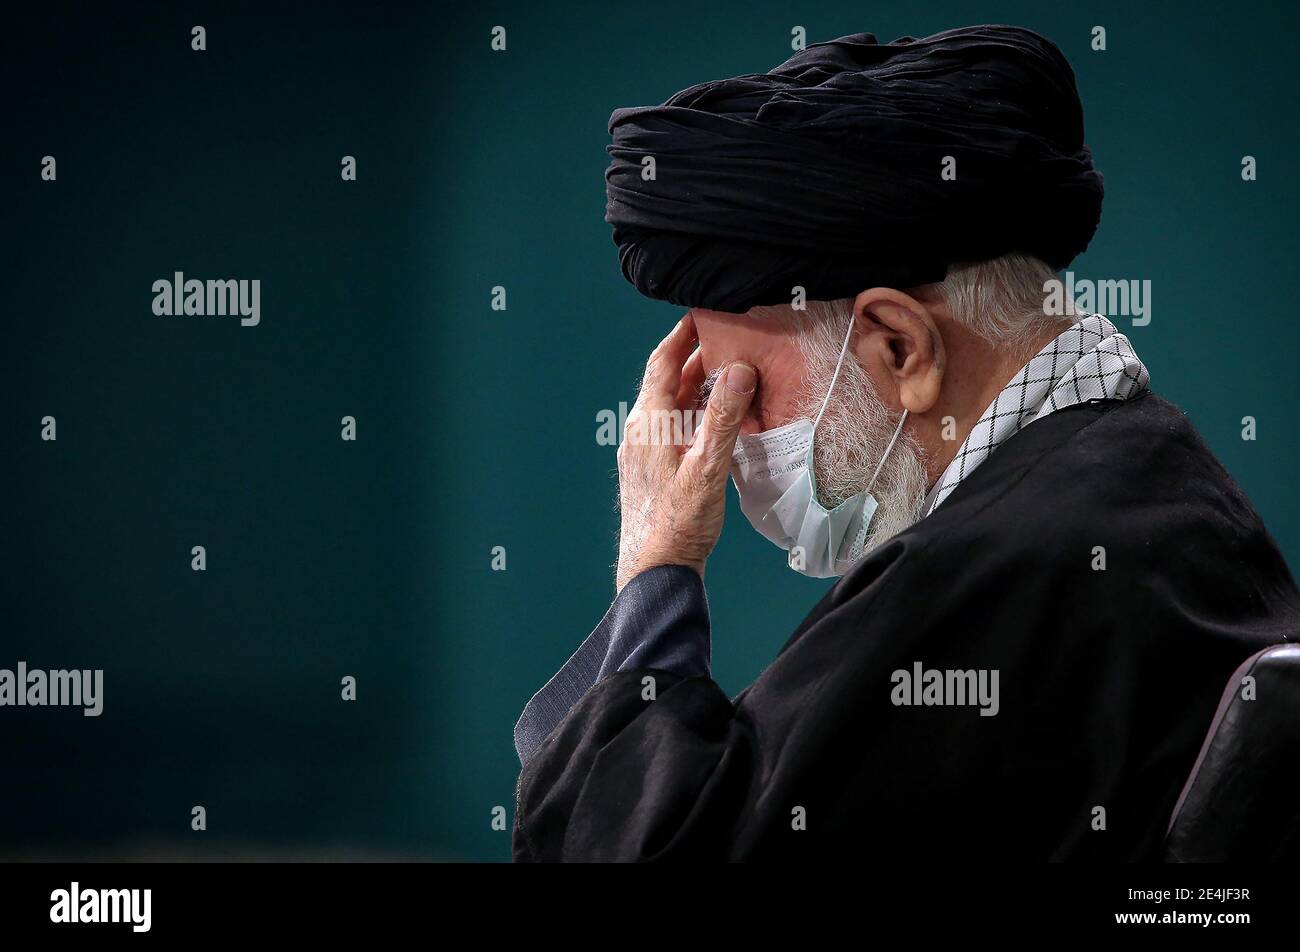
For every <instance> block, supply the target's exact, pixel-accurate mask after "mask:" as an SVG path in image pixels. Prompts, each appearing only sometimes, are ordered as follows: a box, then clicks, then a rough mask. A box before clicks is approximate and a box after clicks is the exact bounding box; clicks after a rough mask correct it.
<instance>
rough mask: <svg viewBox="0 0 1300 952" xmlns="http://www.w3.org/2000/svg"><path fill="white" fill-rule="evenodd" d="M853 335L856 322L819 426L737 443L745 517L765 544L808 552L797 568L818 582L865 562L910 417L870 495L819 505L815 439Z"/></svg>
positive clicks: (798, 425) (736, 475)
mask: <svg viewBox="0 0 1300 952" xmlns="http://www.w3.org/2000/svg"><path fill="white" fill-rule="evenodd" d="M852 334H853V318H850V319H849V331H848V333H847V334H845V335H844V345H843V346H842V347H841V348H840V358H839V360H838V361H837V362H836V364H835V374H834V376H832V377H831V384H830V388H829V389H828V390H827V391H826V397H825V399H824V400H822V408H821V410H819V411H818V413H817V419H816V420H809V419H808V418H807V417H805V418H803V419H800V420H795V421H794V422H793V423H787V424H786V425H785V426H779V427H777V428H776V429H775V430H764V431H763V432H762V433H755V434H752V435H750V436H744V435H742V436H741V437H740V438H739V439H737V440H736V449H735V451H734V452H733V453H732V457H731V478H732V481H733V482H735V484H736V491H737V492H738V493H739V494H740V511H741V512H743V513H744V514H745V516H746V518H748V519H749V522H750V525H752V526H753V527H754V528H755V529H757V530H758V531H759V532H760V533H761V534H762V535H763V536H764V537H765V538H767V539H770V540H771V541H772V542H774V543H776V545H778V546H780V547H781V548H782V549H786V550H787V551H789V550H791V549H793V548H795V547H796V546H797V547H798V548H800V549H802V552H803V564H802V566H801V565H800V564H799V561H798V560H797V559H791V568H793V569H795V571H797V572H802V573H803V574H804V575H807V576H810V577H812V578H831V577H833V576H836V575H843V574H844V573H845V572H847V571H848V570H849V568H850V567H851V566H852V565H853V563H854V562H856V561H857V560H858V558H859V557H860V556H861V555H862V544H863V542H864V541H865V540H866V537H867V527H868V526H869V525H871V517H872V516H874V515H875V513H876V506H877V502H876V498H875V497H874V496H872V495H871V487H872V485H874V484H875V481H876V477H877V476H879V475H880V470H881V468H882V467H883V466H884V465H885V460H886V459H888V458H889V451H890V450H892V449H893V448H894V443H895V442H896V441H897V440H898V434H899V433H901V432H902V431H903V421H904V420H906V419H907V411H906V410H904V411H903V415H902V417H900V418H899V421H898V427H897V428H896V429H895V430H894V435H893V437H891V438H890V440H889V445H888V446H886V447H885V452H884V455H882V456H881V458H880V465H878V466H877V467H876V471H875V473H874V474H873V475H872V477H871V480H870V482H868V483H867V487H866V488H865V489H863V490H862V492H860V493H858V494H857V495H855V496H851V497H850V498H848V499H846V500H844V501H843V502H842V503H840V504H839V505H838V506H836V507H835V508H834V509H829V510H828V509H827V508H826V507H825V506H823V505H822V504H821V503H820V502H819V501H818V500H817V490H816V486H815V484H814V481H813V437H814V435H815V434H816V432H817V424H818V423H820V422H821V419H822V414H824V413H825V412H826V405H827V404H828V403H829V402H830V399H831V392H832V391H833V390H834V389H835V381H837V380H838V379H839V376H840V368H841V367H842V366H843V365H844V355H845V353H846V352H847V351H848V348H849V338H850V336H852Z"/></svg>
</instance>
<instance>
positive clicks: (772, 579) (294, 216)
mask: <svg viewBox="0 0 1300 952" xmlns="http://www.w3.org/2000/svg"><path fill="white" fill-rule="evenodd" d="M1296 21H1297V15H1296V14H1295V12H1294V7H1292V6H1290V5H1286V4H1282V3H1277V4H1265V5H1259V4H1255V5H1252V4H1247V3H1239V4H1233V5H1230V6H1229V5H1217V4H1216V5H1205V6H1204V7H1198V6H1197V5H1196V4H1187V3H1180V4H1166V5H1150V6H1146V7H1143V8H1141V9H1138V8H1136V7H1135V6H1134V5H1132V4H1127V3H1089V4H1083V5H1076V6H1072V7H1071V6H1065V5H1060V6H1054V7H1051V8H1049V7H1046V6H1044V5H1042V4H1038V3H982V4H974V3H930V4H926V5H924V6H919V5H917V4H913V3H907V4H903V3H882V4H872V5H869V6H864V5H861V4H849V3H817V2H804V3H798V4H793V5H792V4H789V3H777V2H755V0H749V2H743V3H742V2H715V3H711V4H708V5H705V4H698V3H689V4H688V3H665V2H655V3H653V4H640V5H632V4H626V5H624V4H617V5H615V4H606V3H590V4H560V5H545V6H541V5H530V4H519V3H496V4H490V5H487V6H486V7H479V8H477V9H475V10H472V11H469V10H464V9H460V8H459V7H451V6H447V7H442V6H438V5H418V6H415V5H413V6H385V7H382V8H380V7H367V6H365V5H360V4H355V5H354V4H341V3H340V4H333V3H329V4H303V5H290V4H257V5H244V6H241V5H226V4H222V5H219V6H217V5H212V6H208V5H202V4H186V3H170V4H160V5H151V6H141V5H126V6H124V7H121V8H118V9H115V10H113V11H106V12H102V13H87V12H85V11H82V10H79V9H77V8H75V7H64V8H57V7H55V8H51V9H50V10H48V11H47V12H44V13H42V14H40V15H39V17H32V16H28V17H25V18H20V19H17V20H15V21H14V22H13V24H12V26H11V30H10V40H11V41H15V42H14V43H13V45H14V47H15V55H14V56H13V58H11V59H10V58H8V57H7V59H8V61H9V66H8V70H9V71H11V73H12V76H11V77H10V79H11V82H10V84H9V87H10V88H11V89H12V90H14V95H13V97H12V102H11V104H10V105H9V106H8V107H7V109H6V112H7V113H8V114H9V115H8V116H7V119H8V121H7V122H6V125H7V127H8V128H9V130H10V134H9V135H8V136H7V142H6V147H5V148H4V150H3V157H2V159H0V162H2V163H3V168H2V169H0V171H3V178H2V181H3V191H4V194H3V203H4V204H3V207H4V215H5V224H6V225H7V228H6V232H7V240H6V254H5V259H6V269H5V270H6V274H5V282H6V285H7V291H8V293H7V295H6V303H7V305H8V306H7V307H6V309H5V310H6V318H7V319H6V322H5V331H4V335H5V342H4V345H3V348H2V349H0V388H2V389H0V393H3V398H4V408H5V411H6V413H5V423H4V425H3V427H0V439H2V440H3V454H4V455H3V460H4V484H5V491H4V495H3V499H4V506H3V514H2V517H0V518H2V521H0V539H3V543H0V545H2V546H3V548H2V549H0V551H3V567H4V571H3V573H2V576H3V581H2V582H0V596H2V601H0V604H3V606H4V609H5V611H4V615H3V617H2V620H0V667H10V668H12V667H13V666H14V665H15V664H16V663H17V661H19V660H24V661H26V662H28V664H29V665H31V666H33V667H44V668H59V667H77V668H87V667H88V668H103V669H105V694H106V700H105V712H104V714H103V716H101V717H99V718H97V719H95V718H84V717H82V716H81V715H80V713H79V712H78V711H76V710H60V709H44V710H37V711H33V710H30V709H25V710H16V709H13V708H4V709H0V758H3V761H2V762H3V763H5V764H6V766H7V768H8V769H7V770H6V780H5V782H4V784H0V791H2V792H0V855H4V856H9V857H33V856H37V857H50V856H60V857H72V858H82V857H94V856H133V857H134V856H178V857H197V858H228V857H252V858H283V857H305V858H411V859H470V860H504V859H507V858H508V856H509V834H508V833H506V832H498V831H494V830H493V829H492V828H491V811H492V809H493V807H495V806H498V805H500V806H503V807H505V808H506V810H507V811H512V810H513V792H514V782H515V779H516V776H517V771H518V762H517V760H516V758H515V754H514V750H513V747H512V743H511V728H512V726H513V724H514V720H515V718H516V716H517V714H518V712H519V710H520V708H521V707H522V706H523V704H524V702H525V701H526V700H527V699H528V698H529V696H530V695H531V694H532V692H533V691H534V690H536V689H537V688H538V687H539V686H540V685H541V684H542V683H543V682H544V681H545V680H546V679H547V678H548V677H549V676H550V674H551V673H553V671H554V670H555V669H556V668H557V667H558V666H559V665H560V664H561V663H562V662H563V661H564V659H565V658H566V657H567V656H568V654H569V653H570V652H571V651H572V650H573V648H574V647H576V645H577V644H578V643H579V642H580V641H581V639H582V638H583V637H585V635H586V634H587V633H588V631H589V630H590V629H591V628H592V627H593V626H594V625H595V623H596V622H597V621H598V620H599V618H600V616H601V614H602V613H603V612H604V610H605V608H606V606H607V605H608V602H609V599H610V597H611V596H612V588H613V587H612V575H613V570H612V566H613V562H614V559H615V542H616V538H617V530H618V521H617V514H616V512H615V506H614V503H615V499H616V480H615V476H614V474H615V460H614V448H613V447H609V446H601V445H598V444H597V441H596V431H597V419H596V415H597V413H598V412H599V411H601V410H603V409H611V410H614V411H617V409H618V405H619V401H620V400H626V401H629V402H630V401H631V400H632V399H633V397H634V387H635V383H636V380H637V378H638V376H639V373H640V369H641V366H642V363H643V361H644V359H645V356H646V354H647V353H648V352H649V350H650V349H651V347H653V345H654V344H655V343H656V342H657V341H658V340H659V338H660V337H661V336H662V335H663V334H664V333H665V332H666V331H667V329H668V328H669V327H670V326H671V324H672V323H673V321H674V320H675V319H676V317H677V316H678V315H679V314H680V313H681V309H680V308H674V307H672V306H669V305H666V304H663V303H660V302H655V301H650V300H647V299H644V298H641V297H639V296H638V295H637V294H636V293H635V292H634V291H633V290H632V288H631V287H630V285H628V284H626V283H625V282H624V280H623V279H622V277H621V276H620V274H619V271H618V263H617V256H616V252H615V249H614V246H613V245H612V243H611V241H610V237H609V229H608V226H607V225H605V224H604V222H603V220H602V217H603V214H604V204H605V193H604V182H603V171H604V168H605V165H606V161H607V160H606V156H605V153H604V146H605V144H606V143H607V142H608V135H607V131H606V123H607V121H608V118H609V114H610V112H612V111H613V110H614V109H615V108H617V107H620V106H631V105H645V104H652V103H657V102H660V101H662V100H663V99H665V98H667V97H668V96H669V95H671V94H672V93H673V92H675V91H677V90H678V89H681V88H683V87H685V86H688V85H691V84H694V83H696V82H701V81H704V80H708V79H715V78H719V77H722V76H729V75H735V74H739V73H744V72H761V71H764V70H767V69H770V68H772V67H773V66H775V65H777V64H778V63H780V62H781V61H782V60H784V59H785V58H786V57H787V56H788V55H789V54H790V52H791V50H790V48H789V38H790V30H791V28H792V27H793V26H794V25H796V24H798V25H803V26H804V27H806V28H807V31H808V36H809V40H810V42H813V41H818V40H824V39H831V38H834V37H836V36H840V35H844V34H848V33H854V32H863V31H870V32H874V33H876V35H877V36H878V38H880V39H881V40H882V41H887V40H890V39H893V38H895V37H897V36H900V35H904V34H911V35H914V36H923V35H926V34H929V33H933V32H936V31H939V30H942V29H947V28H950V27H953V26H960V25H966V24H970V23H977V22H1010V23H1016V24H1020V25H1024V26H1028V27H1031V28H1034V29H1036V30H1038V31H1040V32H1042V33H1044V34H1045V35H1047V36H1048V37H1050V38H1052V39H1053V40H1054V41H1055V42H1057V43H1058V44H1059V45H1060V46H1061V48H1062V50H1063V51H1064V53H1065V54H1066V56H1067V57H1068V58H1069V60H1070V61H1071V63H1072V64H1073V65H1074V67H1075V70H1076V72H1077V75H1078V81H1079V86H1080V89H1081V93H1082V96H1083V100H1084V105H1085V110H1086V117H1087V128H1088V136H1087V138H1088V142H1089V144H1090V145H1091V146H1092V148H1093V150H1094V152H1095V155H1096V160H1097V164H1098V166H1099V167H1100V168H1101V169H1102V170H1103V172H1104V173H1105V175H1106V189H1107V196H1106V204H1105V211H1104V215H1103V220H1102V225H1101V229H1100V231H1099V233H1098V235H1097V237H1096V239H1095V240H1094V242H1093V245H1092V247H1091V249H1090V250H1089V251H1088V252H1087V254H1086V255H1084V256H1083V257H1081V258H1080V259H1079V260H1078V261H1076V262H1075V264H1074V266H1073V270H1074V272H1075V274H1076V275H1077V276H1078V277H1080V278H1093V279H1096V278H1137V279H1150V280H1151V281H1152V284H1153V309H1154V316H1153V320H1152V322H1151V324H1150V325H1149V326H1147V327H1140V328H1133V327H1130V326H1129V322H1128V321H1127V320H1124V319H1117V323H1118V324H1119V325H1120V328H1121V330H1123V331H1125V332H1126V333H1128V334H1129V335H1130V337H1131V338H1132V340H1133V341H1134V343H1135V346H1136V348H1137V350H1138V352H1139V353H1140V355H1141V356H1142V357H1143V359H1144V360H1145V361H1146V363H1147V365H1148V367H1149V368H1150V370H1151V375H1152V379H1153V385H1154V387H1155V389H1156V390H1158V391H1159V392H1161V393H1162V394H1163V395H1165V396H1166V397H1168V398H1170V399H1172V400H1173V401H1174V402H1176V403H1178V404H1179V405H1181V406H1182V407H1183V408H1184V409H1185V410H1186V411H1187V412H1188V413H1189V414H1190V416H1191V417H1192V418H1193V420H1194V421H1195V423H1196V425H1197V426H1198V428H1199V429H1200V431H1201V432H1202V434H1203V435H1204V437H1205V438H1206V440H1207V441H1208V442H1209V443H1210V445H1211V446H1212V447H1213V448H1214V450H1215V452H1216V453H1217V454H1218V455H1219V456H1220V458H1221V459H1222V460H1223V462H1224V463H1225V465H1226V466H1227V468H1228V469H1229V470H1230V471H1231V472H1232V473H1233V474H1234V475H1235V477H1236V478H1237V479H1238V481H1239V482H1240V483H1241V485H1242V486H1243V487H1244V489H1245V490H1246V492H1247V493H1248V495H1249V496H1250V497H1251V499H1252V500H1253V501H1254V503H1255V505H1256V507H1257V508H1258V509H1259V510H1260V512H1261V513H1262V515H1263V517H1264V519H1265V522H1266V523H1267V524H1268V526H1269V527H1270V529H1271V531H1272V532H1273V534H1274V536H1275V537H1276V538H1277V540H1278V542H1279V544H1280V545H1281V547H1282V549H1283V550H1284V552H1285V553H1286V554H1287V557H1288V559H1289V560H1290V562H1291V564H1292V565H1295V564H1296V560H1297V557H1298V556H1300V522H1298V519H1300V516H1298V515H1297V507H1296V506H1295V505H1294V503H1293V488H1292V487H1293V483H1294V474H1295V472H1296V468H1297V462H1300V460H1298V459H1297V448H1296V440H1295V435H1294V423H1293V419H1292V413H1293V408H1294V407H1295V405H1296V402H1297V396H1298V394H1297V375H1296V372H1295V361H1296V344H1297V333H1296V330H1295V304H1294V299H1295V290H1294V288H1295V278H1296V264H1295V262H1296V261H1297V260H1298V258H1300V255H1298V252H1300V248H1298V247H1297V237H1296V229H1295V227H1294V221H1295V219H1296V213H1297V209H1298V207H1300V205H1298V202H1297V198H1298V197H1300V195H1298V193H1297V190H1298V189H1300V185H1298V184H1297V177H1296V174H1295V156H1296V155H1297V153H1298V147H1300V142H1298V141H1297V130H1296V124H1295V122H1294V116H1295V115H1296V112H1297V106H1298V105H1300V104H1298V103H1297V92H1298V91H1300V82H1298V79H1300V75H1298V74H1300V65H1298V64H1297V57H1296V56H1295V55H1294V50H1293V43H1294V37H1295V35H1296V28H1297V22H1296ZM194 24H202V25H204V26H205V27H206V28H207V30H208V50H207V52H204V53H195V52H192V51H191V50H190V46H189V36H190V33H189V31H190V27H191V26H192V25H194ZM497 24H502V25H504V26H505V27H506V28H507V30H508V43H509V48H508V52H506V53H504V54H497V53H493V52H491V51H490V49H489V31H490V29H491V28H492V27H493V26H494V25H497ZM1094 25H1102V26H1104V27H1106V30H1107V34H1108V37H1107V39H1108V49H1107V50H1106V51H1105V52H1093V51H1092V50H1091V49H1090V46H1089V44H1090V39H1091V32H1090V31H1091V28H1092V27H1093V26H1094ZM46 154H50V155H54V156H55V157H56V158H57V160H58V181H57V182H56V183H46V182H42V181H41V180H40V178H39V168H40V159H41V156H43V155H46ZM345 154H349V155H354V156H356V157H357V160H358V181H356V182H351V183H344V182H342V181H340V178H339V160H340V157H341V156H343V155H345ZM1246 154H1249V155H1254V156H1256V157H1257V159H1258V163H1259V180H1258V181H1256V182H1252V183H1245V182H1243V181H1242V180H1241V177H1240V160H1241V157H1242V156H1243V155H1246ZM1044 214H1050V210H1047V209H1045V210H1044ZM176 270H183V271H184V272H186V274H187V276H189V277H197V278H228V277H238V278H260V279H261V280H262V283H263V289H262V322H261V325H260V326H258V327H255V328H243V327H240V326H239V324H238V322H237V321H236V320H234V319H223V318H211V319H208V318H197V317H190V318H184V317H179V318H159V317H155V316H154V315H153V314H152V312H151V309H150V306H151V302H152V292H151V291H150V286H151V284H152V282H153V280H154V279H156V278H160V277H170V276H171V274H172V272H173V271H176ZM494 285H502V286H504V287H505V288H506V289H507V293H508V309H507V310H506V311H504V312H499V311H494V310H492V309H491V308H490V306H489V305H490V291H491V288H492V287H493V286H494ZM46 414H51V415H54V416H55V417H56V418H57V419H58V441H57V442H56V443H44V442H41V441H40V439H39V431H40V426H39V421H40V419H41V417H43V416H45V415H46ZM345 414H350V415H353V416H355V417H356V418H357V421H358V428H359V439H358V441H357V442H355V443H345V442H343V441H341V440H340V439H339V419H340V417H342V416H343V415H345ZM1247 415H1250V416H1254V417H1256V418H1257V420H1258V428H1259V438H1258V440H1256V441H1255V442H1244V441H1243V440H1242V439H1241V437H1240V432H1241V420H1242V417H1243V416H1247ZM730 505H731V511H730V512H729V516H728V522H727V527H726V529H725V531H724V533H723V536H722V539H721V542H720V543H719V546H718V549H717V552H716V554H715V555H714V557H713V559H712V560H711V562H710V565H709V571H708V583H709V595H710V604H711V610H712V614H713V620H714V631H715V640H714V649H713V651H714V667H715V675H716V677H717V680H718V681H719V682H720V683H721V685H722V686H723V687H724V688H725V689H726V690H727V691H728V692H731V693H734V692H737V691H739V690H740V689H741V688H742V687H744V686H745V684H747V683H748V682H749V681H750V680H751V679H752V678H753V677H754V676H755V675H757V674H758V673H759V671H761V670H762V668H763V667H764V665H765V664H766V663H767V662H768V661H769V660H770V659H771V658H772V656H773V655H774V654H775V652H776V651H777V650H778V649H779V647H780V646H781V644H782V643H783V642H784V640H785V638H786V636H787V635H788V633H789V632H790V631H791V630H792V629H793V628H794V626H795V625H796V624H797V623H798V621H799V620H800V619H801V617H802V616H803V614H804V613H805V612H806V610H807V609H808V608H809V607H811V605H812V604H813V603H814V602H815V601H816V599H817V598H818V597H819V596H820V594H821V593H822V591H823V590H824V589H825V587H826V584H827V583H825V582H817V581H812V580H808V579H804V578H801V577H799V576H797V575H795V574H794V573H791V572H789V571H788V570H787V569H786V568H785V566H784V561H783V559H782V557H781V555H780V553H778V552H776V551H775V550H774V549H772V548H771V547H770V546H769V544H768V543H766V542H765V541H764V540H762V539H761V538H760V537H759V536H758V535H757V534H755V533H753V532H752V531H750V530H749V529H748V527H747V526H746V525H745V524H744V521H743V518H741V517H740V516H739V513H738V511H736V510H735V507H734V497H733V498H732V499H731V501H730ZM196 544H202V545H205V546H206V547H207V550H208V570H207V572H205V573H195V572H192V571H191V570H190V554H189V552H190V547H191V546H192V545H196ZM496 545H501V546H504V547H505V548H506V551H507V559H508V562H507V565H508V569H507V571H505V572H494V571H492V570H491V564H490V562H491V549H492V547H493V546H496ZM1151 558H1152V559H1159V558H1160V552H1159V551H1153V552H1152V553H1151ZM942 595H943V593H942V592H918V593H917V597H919V598H941V597H942ZM344 675H353V676H355V677H356V678H357V679H358V684H359V687H358V700H357V701H356V702H355V703H351V704H349V703H345V702H343V701H341V700H340V698H339V680H340V678H341V677H343V676H344ZM195 804H202V805H204V806H205V807H206V808H207V810H208V830H207V831H206V832H204V833H194V832H192V831H191V830H190V828H189V820H190V808H191V807H192V806H193V805H195Z"/></svg>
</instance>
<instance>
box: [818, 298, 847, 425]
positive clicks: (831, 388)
mask: <svg viewBox="0 0 1300 952" xmlns="http://www.w3.org/2000/svg"><path fill="white" fill-rule="evenodd" d="M855 316H856V315H854V313H853V312H852V311H850V312H849V329H848V331H847V332H846V333H845V335H844V343H843V344H842V345H841V346H840V359H839V360H837V361H835V373H834V374H833V375H832V376H831V385H830V386H829V387H827V388H826V398H825V399H824V400H822V408H821V409H820V410H818V411H817V419H815V420H813V433H816V432H817V424H818V423H820V422H821V421H822V414H823V413H825V412H826V407H827V405H828V404H829V403H830V402H831V393H832V392H834V390H835V381H837V380H839V379H840V368H841V367H843V366H844V355H845V354H846V353H848V350H849V338H850V337H852V336H853V321H854V318H855Z"/></svg>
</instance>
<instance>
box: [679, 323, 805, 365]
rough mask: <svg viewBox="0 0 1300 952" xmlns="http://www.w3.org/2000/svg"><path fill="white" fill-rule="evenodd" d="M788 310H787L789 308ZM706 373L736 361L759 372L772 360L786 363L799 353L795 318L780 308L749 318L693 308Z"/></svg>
mask: <svg viewBox="0 0 1300 952" xmlns="http://www.w3.org/2000/svg"><path fill="white" fill-rule="evenodd" d="M787 310H788V308H787ZM691 315H692V316H693V317H694V319H695V329H696V331H697V332H698V333H699V338H700V357H701V359H702V360H703V361H704V367H705V369H706V370H710V371H711V370H714V369H715V368H717V367H719V366H721V365H722V364H725V363H729V362H730V361H733V360H743V361H746V362H747V363H751V364H754V366H756V367H757V368H758V369H759V370H760V371H761V370H762V369H763V368H764V365H765V364H769V363H771V362H772V361H773V360H781V361H784V360H787V359H788V358H789V357H790V355H791V354H792V353H793V352H795V351H796V350H797V345H796V341H795V335H794V327H795V324H794V322H793V320H792V315H790V314H782V313H780V311H779V309H778V308H761V309H755V310H753V311H750V312H749V313H747V314H733V313H730V312H727V311H710V310H708V309H706V308H699V307H696V308H691Z"/></svg>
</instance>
